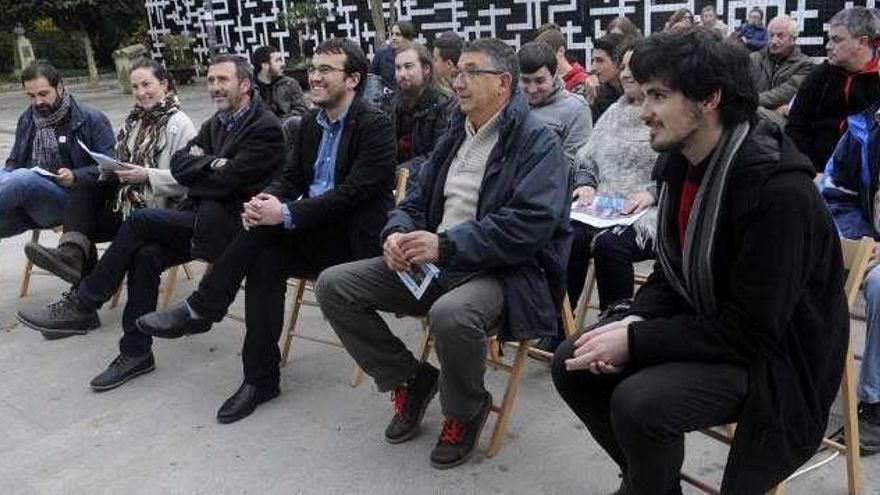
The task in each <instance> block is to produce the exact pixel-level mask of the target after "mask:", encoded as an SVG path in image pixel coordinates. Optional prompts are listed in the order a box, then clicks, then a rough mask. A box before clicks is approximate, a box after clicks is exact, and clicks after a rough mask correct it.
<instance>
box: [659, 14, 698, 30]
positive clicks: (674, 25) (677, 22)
mask: <svg viewBox="0 0 880 495" xmlns="http://www.w3.org/2000/svg"><path fill="white" fill-rule="evenodd" d="M691 27H694V14H693V13H692V12H691V11H690V9H678V10H676V11H675V12H673V13H672V15H671V16H669V20H667V21H666V26H665V27H664V28H663V30H664V31H674V30H679V29H687V28H691Z"/></svg>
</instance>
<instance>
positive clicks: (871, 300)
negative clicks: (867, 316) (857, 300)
mask: <svg viewBox="0 0 880 495" xmlns="http://www.w3.org/2000/svg"><path fill="white" fill-rule="evenodd" d="M865 299H866V300H867V301H868V304H878V303H880V265H877V266H875V267H874V268H873V269H872V270H871V271H870V272H868V276H867V278H866V279H865Z"/></svg>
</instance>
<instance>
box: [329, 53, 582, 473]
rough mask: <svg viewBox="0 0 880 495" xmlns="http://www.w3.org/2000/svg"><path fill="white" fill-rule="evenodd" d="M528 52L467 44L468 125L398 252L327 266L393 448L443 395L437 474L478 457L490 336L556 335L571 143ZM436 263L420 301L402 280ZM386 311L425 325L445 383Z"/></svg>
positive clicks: (463, 67)
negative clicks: (531, 79)
mask: <svg viewBox="0 0 880 495" xmlns="http://www.w3.org/2000/svg"><path fill="white" fill-rule="evenodd" d="M518 81H519V64H518V61H517V57H516V53H515V52H514V51H513V49H512V48H511V47H509V46H507V45H506V44H505V43H504V42H502V41H500V40H497V39H483V40H479V41H476V42H474V43H473V44H471V45H468V46H466V47H465V48H464V50H463V53H462V55H461V58H460V59H459V61H458V68H457V70H456V71H455V72H454V73H453V83H452V85H453V88H454V89H455V93H456V95H457V97H458V101H459V105H460V108H461V112H462V114H463V115H461V116H460V117H456V118H453V119H452V122H451V127H450V129H449V132H448V133H447V134H446V136H445V137H444V138H443V139H442V140H441V142H440V143H439V144H438V145H437V146H436V147H435V148H434V149H435V152H434V153H433V154H432V155H431V158H430V160H428V161H427V162H426V163H425V164H424V165H423V167H422V171H421V173H420V180H419V184H418V187H417V188H415V189H414V190H412V191H409V192H408V193H409V194H408V196H407V198H406V200H405V201H404V202H403V203H402V204H401V205H400V206H399V208H398V209H396V210H394V211H393V212H392V213H391V215H390V218H389V221H388V223H387V224H386V225H385V229H384V231H383V232H382V238H383V239H384V256H382V257H376V258H372V259H366V260H361V261H355V262H352V263H347V264H344V265H339V266H335V267H332V268H329V269H327V270H325V271H324V272H323V273H322V274H321V276H320V277H319V278H318V282H317V284H316V285H315V293H316V295H317V298H318V302H319V303H320V304H321V309H322V310H323V312H324V315H325V316H326V318H327V320H328V321H329V322H330V324H331V325H332V326H333V329H334V330H335V331H336V333H337V334H338V335H339V337H340V339H341V340H342V343H343V344H344V345H345V347H346V349H348V351H349V353H351V355H352V356H353V357H354V358H355V360H356V361H357V362H358V364H359V365H360V366H361V368H363V370H364V371H365V372H366V373H367V374H369V375H370V376H372V377H373V378H374V379H375V381H376V384H377V385H378V387H379V390H381V391H383V392H392V401H393V403H394V417H393V418H392V419H391V423H390V424H389V425H388V427H387V429H386V430H385V439H386V440H387V441H388V442H389V443H392V444H397V443H402V442H405V441H407V440H409V439H411V438H413V437H414V436H415V434H416V433H417V432H418V427H419V423H420V422H421V419H422V415H423V414H424V412H425V409H426V408H427V406H428V403H429V402H430V401H431V399H432V398H433V397H434V395H435V394H436V393H437V391H438V388H439V391H440V401H441V404H442V408H443V415H444V416H445V420H444V422H443V427H442V431H441V432H440V437H439V440H438V442H437V445H436V446H435V448H434V450H433V451H432V452H431V465H432V466H434V467H436V468H440V469H445V468H450V467H453V466H457V465H459V464H462V463H463V462H465V461H466V460H467V459H468V457H469V456H470V455H471V454H472V453H473V450H474V447H475V446H476V444H477V440H478V438H479V436H480V432H481V430H482V427H483V424H484V422H485V420H486V417H487V415H488V414H489V410H490V407H491V405H492V397H491V396H490V395H489V393H488V392H487V391H486V389H485V387H484V384H483V373H484V371H485V354H486V336H487V333H488V332H490V331H494V330H498V331H499V332H500V333H499V338H501V339H502V340H520V339H530V338H538V337H541V336H553V335H555V332H556V324H557V323H556V322H557V319H558V315H559V310H558V306H559V303H560V302H561V300H562V292H563V280H562V275H563V273H564V270H565V262H566V260H567V259H568V250H569V248H570V243H571V239H570V236H571V229H570V228H569V224H568V208H569V204H570V202H571V194H570V193H569V191H570V187H569V185H568V174H569V172H568V166H567V165H566V163H565V160H564V158H563V156H562V149H561V147H560V144H559V140H558V139H557V138H556V137H555V136H554V134H553V131H551V130H550V129H548V128H547V127H545V126H544V124H543V123H541V122H540V121H539V120H537V119H536V118H535V117H534V116H532V115H530V114H529V106H528V103H527V102H526V100H525V98H524V97H523V96H522V95H521V94H520V93H519V92H518V91H517V90H516V85H517V82H518ZM426 263H433V264H434V265H436V266H437V267H439V276H438V278H437V279H436V280H433V281H432V282H431V283H430V285H429V286H428V287H427V290H426V292H425V293H424V294H423V295H422V296H421V298H419V299H417V298H416V297H415V296H414V295H413V294H411V292H410V290H408V289H407V287H406V286H405V285H404V283H403V282H401V279H400V278H399V277H398V275H397V273H395V272H410V271H413V270H414V269H415V268H416V267H417V266H419V265H423V264H426ZM377 311H389V312H395V313H404V314H409V315H425V314H427V316H428V321H429V323H430V325H431V332H432V335H433V337H434V340H435V349H436V352H437V358H438V360H439V361H440V368H441V369H442V373H441V372H440V371H438V370H437V369H436V368H434V367H433V366H431V365H430V364H428V363H420V362H419V361H418V360H417V359H416V358H415V357H414V356H413V355H412V354H411V353H410V352H409V351H408V350H407V349H406V346H404V344H403V343H402V342H401V341H400V340H399V339H398V338H397V337H395V336H394V335H393V334H392V333H391V332H390V330H389V329H388V326H387V325H386V324H385V323H384V321H383V320H382V319H381V318H380V317H379V315H378V313H377Z"/></svg>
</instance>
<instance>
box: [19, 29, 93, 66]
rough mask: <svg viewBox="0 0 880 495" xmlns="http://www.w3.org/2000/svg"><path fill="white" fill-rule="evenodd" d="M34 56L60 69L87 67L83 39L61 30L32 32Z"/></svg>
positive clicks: (28, 35) (29, 35)
mask: <svg viewBox="0 0 880 495" xmlns="http://www.w3.org/2000/svg"><path fill="white" fill-rule="evenodd" d="M27 37H28V38H30V40H31V44H32V45H33V46H34V56H36V57H37V58H38V59H40V60H46V61H48V62H49V63H50V64H52V65H54V66H55V67H56V68H58V69H85V68H86V53H85V50H84V49H83V44H82V41H81V40H80V39H78V38H75V37H72V36H69V35H67V34H65V33H63V32H61V31H45V32H30V33H28V34H27Z"/></svg>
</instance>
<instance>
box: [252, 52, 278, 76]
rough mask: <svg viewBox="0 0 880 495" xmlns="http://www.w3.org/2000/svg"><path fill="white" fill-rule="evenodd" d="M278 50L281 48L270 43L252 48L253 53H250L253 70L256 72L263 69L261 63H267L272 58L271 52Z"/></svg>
mask: <svg viewBox="0 0 880 495" xmlns="http://www.w3.org/2000/svg"><path fill="white" fill-rule="evenodd" d="M279 51H281V50H279V49H278V48H277V47H275V46H272V45H267V46H261V47H259V48H257V49H256V50H254V53H253V55H251V65H253V66H254V72H255V73H258V72H260V71H261V70H263V64H268V63H269V61H270V60H272V54H273V53H278V52H279Z"/></svg>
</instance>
